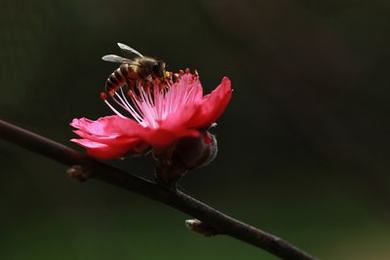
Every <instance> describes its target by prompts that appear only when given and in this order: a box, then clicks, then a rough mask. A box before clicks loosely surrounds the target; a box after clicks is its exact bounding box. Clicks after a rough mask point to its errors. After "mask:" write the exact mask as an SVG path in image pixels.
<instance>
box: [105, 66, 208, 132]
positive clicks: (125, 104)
mask: <svg viewBox="0 0 390 260" xmlns="http://www.w3.org/2000/svg"><path fill="white" fill-rule="evenodd" d="M170 75H171V76H170V77H168V78H167V79H166V80H164V81H163V82H162V81H160V80H155V81H146V80H137V81H136V82H132V83H135V84H125V85H123V86H120V87H119V88H117V89H116V90H115V91H114V92H110V93H106V92H103V93H101V98H102V99H103V101H104V102H105V103H106V104H107V106H108V107H109V108H110V109H111V110H112V111H113V112H114V113H115V114H117V115H118V116H120V117H124V118H126V116H125V115H124V113H123V112H121V111H124V112H125V113H128V114H130V115H131V116H132V118H134V120H136V121H137V122H138V123H139V124H140V125H142V126H143V127H150V128H158V127H159V123H160V122H161V121H163V120H165V119H167V117H168V116H169V115H171V114H173V113H175V112H176V111H178V109H179V108H181V107H182V106H184V105H186V104H189V103H193V102H196V101H197V100H198V98H199V94H200V97H201V96H202V91H201V85H200V81H199V76H198V74H197V73H196V72H195V74H192V73H190V72H189V70H186V72H184V71H180V72H179V73H178V74H172V73H170ZM129 86H134V87H129Z"/></svg>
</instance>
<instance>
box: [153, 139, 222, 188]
mask: <svg viewBox="0 0 390 260" xmlns="http://www.w3.org/2000/svg"><path fill="white" fill-rule="evenodd" d="M217 153H218V145H217V139H216V138H215V136H214V135H213V134H211V133H210V132H208V131H204V132H202V133H201V134H200V135H199V136H198V137H184V138H181V139H179V140H178V141H177V142H175V143H174V144H173V145H172V146H170V147H169V148H168V149H164V150H155V151H154V157H155V159H156V161H157V167H156V178H157V180H158V181H161V182H163V183H164V184H168V185H172V184H174V183H176V182H177V180H178V179H180V178H181V177H182V176H183V175H185V174H186V172H187V171H188V170H192V169H196V168H199V167H202V166H205V165H207V164H209V163H210V162H212V161H213V160H214V159H215V157H216V156H217Z"/></svg>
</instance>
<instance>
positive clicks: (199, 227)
mask: <svg viewBox="0 0 390 260" xmlns="http://www.w3.org/2000/svg"><path fill="white" fill-rule="evenodd" d="M185 224H186V227H187V228H188V229H189V230H191V231H194V232H196V233H199V234H201V235H204V236H206V237H211V236H215V235H219V234H221V233H220V232H218V231H217V230H216V229H215V228H213V227H211V226H209V225H207V224H205V223H203V222H202V221H200V220H199V219H187V220H186V221H185Z"/></svg>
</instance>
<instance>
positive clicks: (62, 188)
mask: <svg viewBox="0 0 390 260" xmlns="http://www.w3.org/2000/svg"><path fill="white" fill-rule="evenodd" d="M389 15H390V4H389V3H388V1H357V0H342V1H335V0H331V1H309V0H305V1H288V0H263V1H249V0H247V1H243V0H241V1H235V0H224V1H222V0H221V1H206V0H198V1H187V2H185V1H138V2H137V1H119V0H112V1H102V0H97V1H76V0H69V1H49V0H45V1H12V2H11V1H8V0H1V1H0V29H1V34H0V64H1V65H0V79H1V84H0V89H1V92H0V117H1V118H2V119H6V120H9V121H11V122H13V123H16V124H18V125H21V126H24V127H26V128H28V129H31V130H34V131H36V132H38V133H41V134H43V135H46V136H48V137H51V138H53V139H55V140H58V141H60V142H63V143H65V144H69V145H71V146H72V147H75V148H77V149H78V147H76V146H75V145H73V144H70V143H69V139H70V138H72V137H73V134H72V132H71V129H70V127H69V126H68V123H69V121H70V120H71V119H72V118H74V117H81V116H87V117H91V118H97V117H99V116H103V115H108V114H110V113H111V112H110V111H109V110H108V109H107V107H106V106H105V105H104V104H103V103H102V102H101V100H100V99H99V97H98V93H99V92H100V91H101V90H102V89H103V84H104V81H105V79H106V77H107V76H108V74H109V73H111V71H112V70H113V69H114V68H115V67H114V65H112V64H109V63H104V62H103V61H101V60H100V57H101V56H102V55H104V54H107V53H113V52H115V53H117V52H118V50H117V47H116V45H115V43H116V42H118V41H121V42H124V43H127V44H129V45H130V46H133V47H135V48H136V49H138V50H140V51H141V52H143V53H146V54H150V55H153V56H156V57H160V58H162V59H164V60H165V61H166V62H167V63H168V65H169V68H170V69H171V70H174V71H176V70H178V69H180V68H186V67H190V68H193V69H198V71H199V72H200V74H201V78H202V82H203V85H204V87H205V88H206V90H207V91H210V90H212V89H213V88H214V87H215V86H216V85H217V84H218V83H219V81H220V80H221V78H222V77H223V76H224V75H227V76H229V77H230V78H231V80H232V82H233V87H234V90H235V91H234V96H233V99H232V103H231V104H230V106H229V108H228V109H227V111H226V113H225V114H224V115H223V117H222V118H221V119H220V120H219V126H218V128H217V129H216V133H217V135H218V141H219V144H220V153H219V156H218V158H217V159H216V160H215V161H214V162H213V163H212V164H211V165H210V166H209V167H207V168H205V169H201V170H197V171H194V172H193V173H192V174H190V175H189V176H188V177H187V178H185V180H184V181H183V183H182V186H183V188H184V189H185V190H186V191H187V192H189V193H190V194H193V195H195V196H196V197H198V198H200V199H202V200H204V201H206V202H208V203H210V204H211V205H213V206H215V207H217V208H219V209H221V210H223V211H225V212H226V213H229V214H231V215H233V216H235V217H238V218H239V219H241V220H243V221H246V222H249V223H251V224H253V225H255V226H258V227H261V228H263V229H265V230H267V231H270V232H272V233H275V234H277V235H279V236H281V237H283V238H285V239H287V240H289V241H291V242H292V243H294V244H297V245H298V246H300V247H302V248H303V249H305V250H307V251H309V252H310V253H312V254H314V255H316V256H319V257H321V258H323V259H388V258H389V257H390V246H389V237H390V221H389V215H390V208H389V205H390V177H389V174H388V169H389V162H388V156H389V145H390V141H389V138H388V136H389V132H390V131H389V123H388V122H389V114H390V113H389V112H390V111H389V101H388V100H389V94H390V91H389V87H388V86H389V82H388V81H389V80H388V78H389V77H388V75H389V72H388V71H389V68H390V61H389V58H390V51H389V46H390V45H389V44H390V37H389V31H390V30H389V29H390V28H389V24H390V16H389ZM0 163H1V167H2V170H1V175H0V178H1V179H0V205H1V207H0V256H1V259H275V258H274V257H273V256H271V255H269V254H267V253H265V252H263V251H261V250H259V249H257V248H254V247H251V246H248V245H246V244H243V243H241V242H239V241H236V240H233V239H231V238H227V237H215V238H203V237H201V236H198V235H196V234H193V233H191V232H189V231H187V230H186V229H185V228H184V224H183V223H184V220H185V219H186V218H187V217H188V216H185V215H183V214H181V213H179V212H176V211H174V210H172V209H170V208H167V207H165V206H162V205H159V204H157V203H155V202H153V201H150V200H147V199H144V198H142V197H140V196H138V195H134V194H132V193H129V192H125V191H122V190H119V189H116V188H113V187H110V186H108V185H105V184H101V183H97V182H95V181H90V182H87V183H85V184H79V183H76V182H74V181H72V180H70V179H69V178H67V177H66V175H65V168H64V167H63V166H62V165H59V164H57V163H54V162H52V161H50V160H48V159H46V158H43V157H40V156H37V155H35V154H32V153H29V152H27V151H24V150H22V149H20V148H17V147H14V146H13V145H11V144H8V143H5V142H0ZM113 163H114V164H116V165H118V166H119V167H122V168H125V169H128V170H129V171H130V172H133V173H136V174H140V175H144V176H147V177H150V176H151V173H152V165H151V162H150V160H148V159H147V158H144V159H131V158H130V159H127V160H125V161H120V162H113Z"/></svg>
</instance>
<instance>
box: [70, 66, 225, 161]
mask: <svg viewBox="0 0 390 260" xmlns="http://www.w3.org/2000/svg"><path fill="white" fill-rule="evenodd" d="M231 95H232V88H231V83H230V80H229V79H228V78H227V77H224V78H223V79H222V82H221V83H220V85H219V86H218V87H217V88H216V89H215V90H214V91H212V92H211V93H210V94H208V95H206V96H203V89H202V86H201V83H200V81H199V77H198V75H197V74H192V73H190V72H189V71H186V72H181V73H180V75H178V78H177V80H176V81H173V80H170V81H169V82H167V85H164V86H163V85H162V83H161V82H155V83H153V84H150V85H146V84H144V83H142V82H138V83H137V86H136V87H135V88H134V89H130V90H129V91H128V92H127V93H125V91H124V90H123V88H120V89H118V90H117V91H116V92H115V93H113V94H112V96H111V97H112V100H113V102H111V103H110V102H109V101H108V99H104V102H105V103H106V104H107V105H108V106H109V107H110V108H111V109H112V110H113V111H114V112H115V114H116V115H112V116H106V117H102V118H99V119H97V120H96V121H93V120H90V119H87V118H79V119H77V118H76V119H73V121H72V122H71V126H73V127H74V128H76V129H77V130H75V131H74V132H75V133H76V134H77V135H79V136H80V137H81V139H72V140H71V141H73V142H75V143H77V144H79V145H81V146H83V147H85V148H86V149H87V153H88V154H89V155H91V156H93V157H96V158H99V159H113V158H119V157H122V156H125V155H126V154H128V153H142V152H144V151H146V150H148V149H149V148H152V149H153V150H155V151H162V150H166V149H167V148H168V147H170V146H172V145H173V144H174V143H175V142H177V141H179V140H181V139H183V138H188V137H194V138H196V137H203V139H205V140H206V139H207V138H208V135H207V134H205V131H206V130H207V129H208V128H209V127H210V126H211V125H212V124H213V123H214V122H215V121H216V120H217V119H218V118H219V117H220V116H221V114H222V113H223V111H224V110H225V108H226V106H227V105H228V103H229V101H230V99H231ZM114 104H115V107H114ZM125 113H127V114H129V115H130V116H131V118H130V117H127V116H126V115H125Z"/></svg>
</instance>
